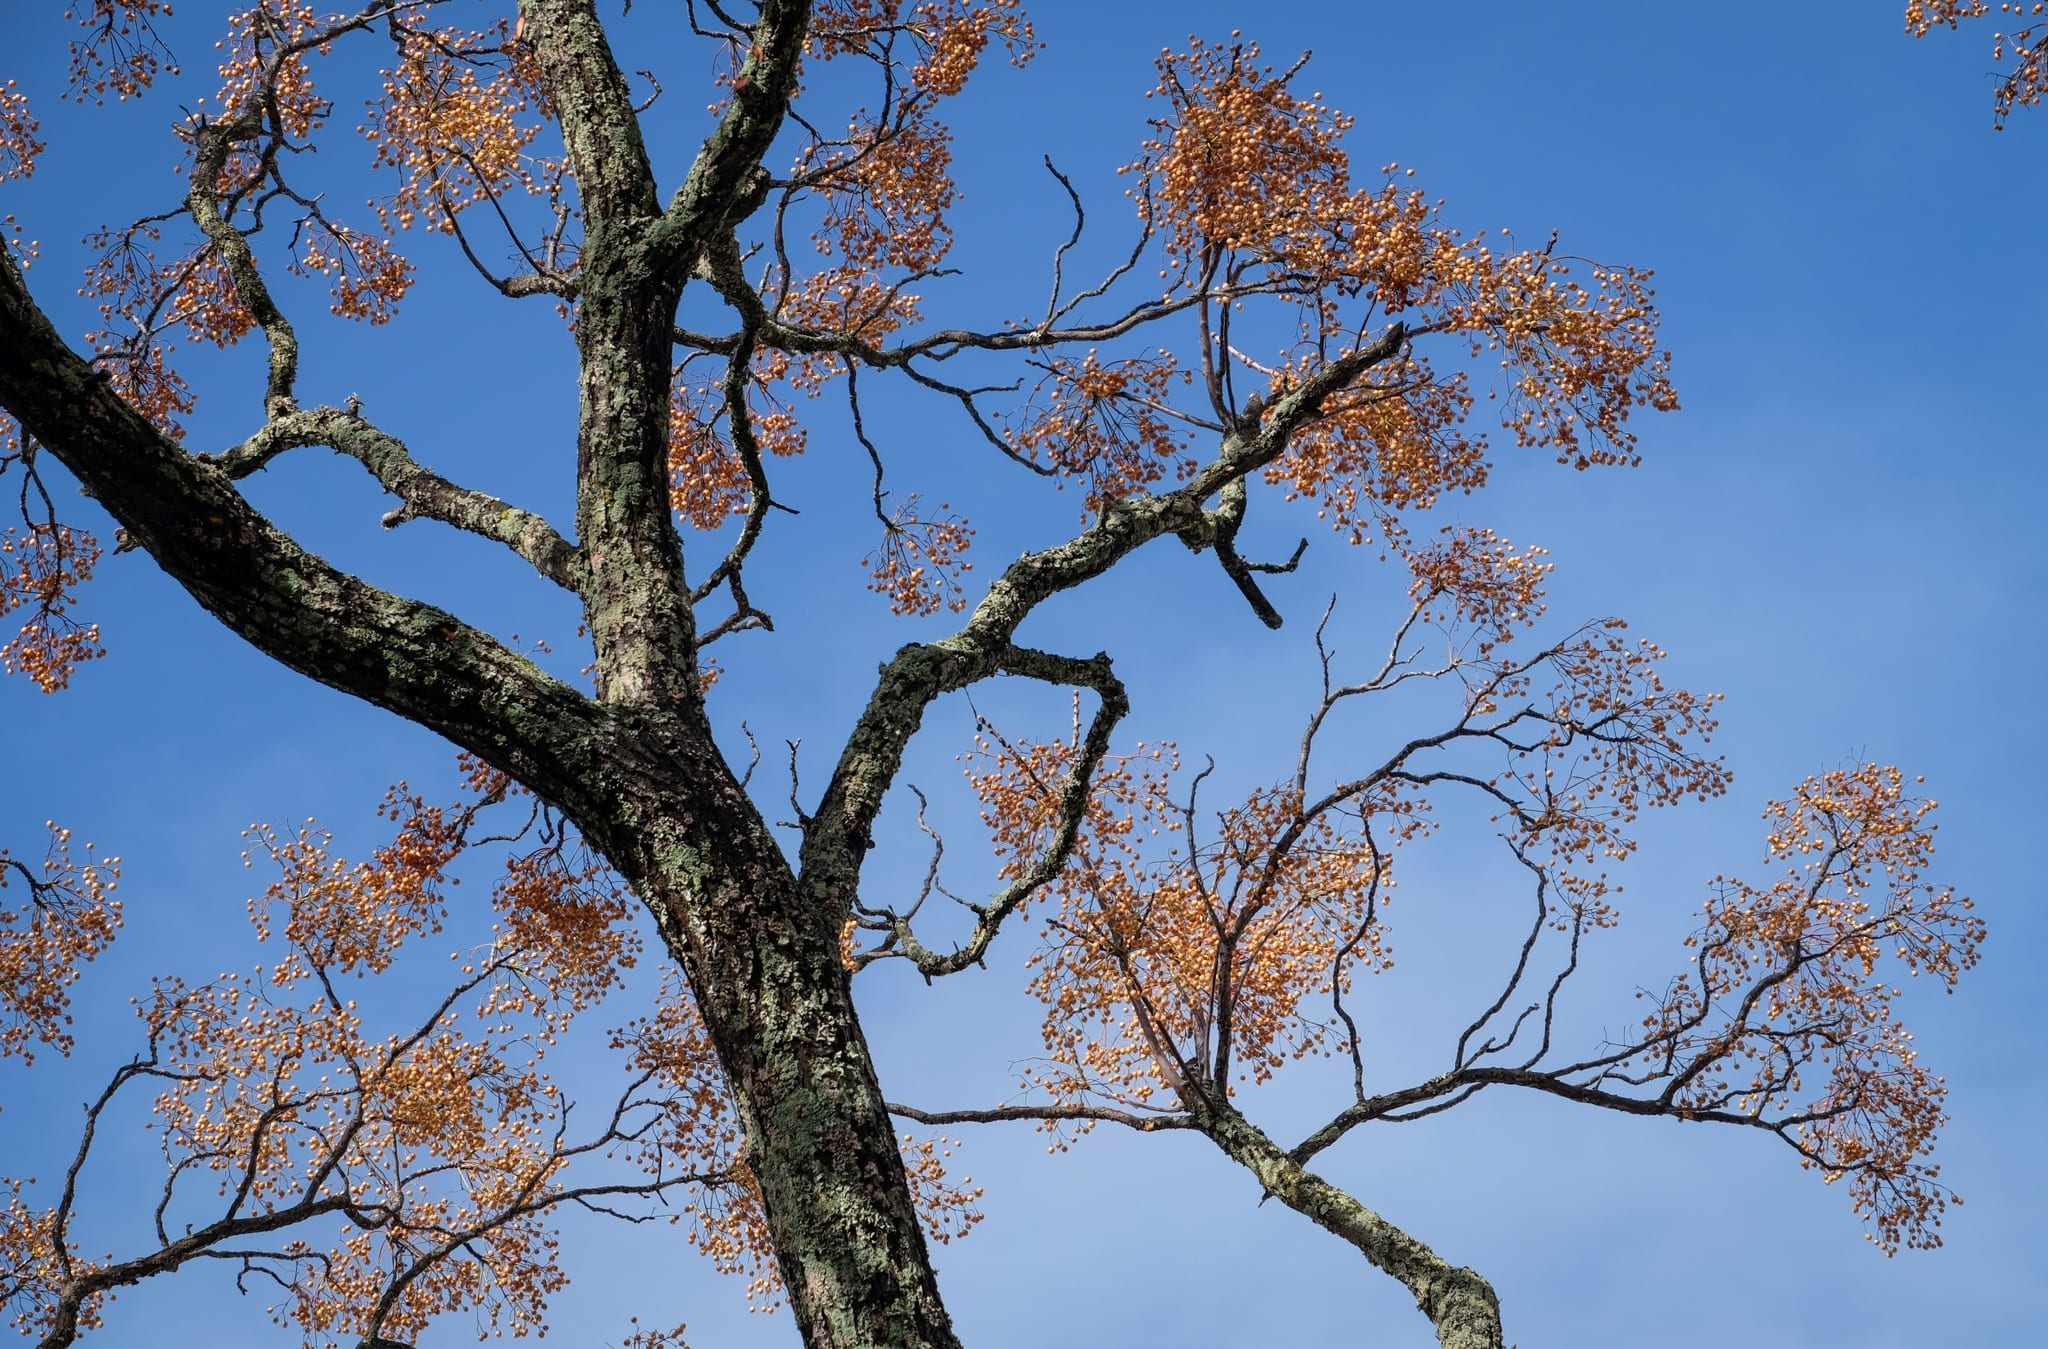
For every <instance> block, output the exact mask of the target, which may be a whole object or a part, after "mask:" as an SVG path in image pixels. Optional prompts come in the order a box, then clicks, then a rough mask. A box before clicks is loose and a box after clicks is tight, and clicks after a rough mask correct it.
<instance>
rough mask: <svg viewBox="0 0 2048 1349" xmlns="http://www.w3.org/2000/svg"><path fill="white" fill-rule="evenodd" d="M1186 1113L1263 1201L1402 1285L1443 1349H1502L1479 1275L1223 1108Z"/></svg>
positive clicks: (1496, 1303) (1203, 1105) (1206, 1105)
mask: <svg viewBox="0 0 2048 1349" xmlns="http://www.w3.org/2000/svg"><path fill="white" fill-rule="evenodd" d="M1205 1095H1207V1096H1211V1097H1213V1095H1214V1093H1213V1092H1209V1093H1205ZM1193 1114H1194V1116H1195V1127H1196V1128H1198V1129H1200V1130H1201V1131H1202V1132H1203V1133H1204V1134H1207V1135H1208V1137H1209V1139H1210V1140H1211V1141H1212V1142H1214V1143H1215V1144H1216V1146H1218V1147H1219V1148H1222V1149H1223V1151H1224V1152H1225V1153H1227V1154H1229V1156H1230V1157H1231V1158H1232V1159H1233V1160H1234V1161H1236V1162H1237V1163H1238V1164H1239V1165H1241V1166H1243V1167H1245V1168H1246V1169H1247V1170H1249V1171H1250V1172H1251V1173H1252V1174H1253V1175H1255V1176H1257V1177H1258V1178H1259V1184H1260V1185H1261V1186H1263V1187H1264V1189H1265V1191H1266V1193H1267V1194H1269V1195H1271V1196H1273V1197H1274V1198H1275V1199H1278V1200H1279V1201H1280V1202H1281V1203H1283V1204H1285V1205H1287V1207H1289V1208H1291V1209H1293V1210H1294V1211H1295V1212H1296V1213H1299V1214H1301V1215H1302V1216H1303V1217H1305V1218H1307V1219H1308V1220H1309V1221H1311V1222H1313V1223H1314V1224H1315V1225H1316V1226H1318V1227H1320V1228H1322V1229H1323V1230H1324V1231H1326V1232H1330V1233H1333V1234H1334V1235H1336V1236H1339V1237H1342V1238H1343V1239H1344V1240H1345V1241H1348V1242H1350V1243H1351V1244H1352V1245H1353V1246H1355V1247H1357V1248H1358V1250H1359V1252H1360V1254H1362V1255H1364V1256H1365V1258H1366V1259H1367V1260H1369V1261H1371V1262H1372V1264H1373V1265H1374V1267H1376V1268H1378V1269H1380V1270H1381V1271H1383V1272H1385V1273H1387V1274H1390V1275H1392V1276H1393V1277H1394V1278H1396V1279H1399V1280H1400V1281H1401V1282H1402V1283H1403V1284H1404V1285H1406V1287H1407V1289H1408V1291H1409V1292H1411V1293H1413V1294H1414V1295H1415V1305H1416V1306H1417V1307H1418V1308H1419V1309H1420V1310H1421V1312H1422V1314H1423V1315H1424V1316H1427V1317H1428V1318H1429V1319H1430V1323H1431V1324H1433V1325H1434V1326H1435V1327H1436V1341H1437V1343H1438V1344H1440V1345H1442V1346H1443V1349H1501V1344H1502V1339H1501V1324H1500V1299H1499V1298H1498V1297H1497V1296H1496V1295H1495V1294H1494V1291H1493V1285H1491V1284H1489V1283H1488V1282H1487V1281H1486V1280H1485V1279H1484V1278H1483V1277H1481V1276H1480V1274H1479V1273H1478V1271H1476V1270H1473V1269H1468V1268H1465V1267H1463V1266H1459V1265H1453V1264H1452V1263H1451V1262H1450V1261H1448V1260H1446V1259H1444V1258H1443V1257H1442V1256H1440V1255H1438V1254H1437V1253H1436V1252H1435V1251H1433V1250H1431V1249H1430V1248H1429V1247H1428V1246H1426V1245H1424V1244H1423V1243H1422V1242H1420V1241H1417V1240H1416V1239H1415V1238H1414V1237H1412V1236H1409V1235H1408V1234H1407V1233H1406V1232H1404V1231H1402V1230H1401V1229H1400V1228H1398V1227H1396V1226H1394V1224H1392V1223H1390V1222H1388V1221H1387V1220H1386V1219H1385V1218H1383V1217H1381V1216H1380V1215H1379V1214H1377V1213H1375V1212H1374V1211H1373V1210H1371V1209H1369V1208H1367V1207H1366V1206H1365V1205H1364V1204H1361V1203H1359V1202H1358V1201H1357V1200H1356V1199H1353V1198H1352V1197H1351V1196H1350V1195H1348V1194H1346V1193H1345V1192H1344V1191H1343V1190H1341V1189H1339V1188H1337V1187H1336V1186H1335V1185H1332V1184H1331V1183H1330V1182H1329V1181H1327V1180H1324V1179H1323V1178H1322V1177H1321V1176H1319V1175H1317V1174H1316V1173H1315V1172H1313V1171H1310V1170H1308V1169H1307V1168H1306V1167H1304V1166H1302V1165H1301V1164H1300V1163H1298V1162H1296V1161H1295V1160H1294V1159H1293V1158H1292V1157H1290V1156H1288V1154H1287V1150H1286V1149H1285V1148H1282V1147H1281V1146H1280V1145H1279V1144H1277V1143H1275V1142H1274V1141H1273V1140H1272V1139H1271V1138H1268V1137H1267V1136H1266V1134H1265V1133H1264V1131H1262V1130H1261V1129H1259V1128H1258V1127H1257V1126H1256V1125H1254V1124H1253V1123H1252V1122H1251V1121H1250V1120H1247V1119H1246V1118H1245V1117H1244V1116H1243V1115H1241V1114H1239V1113H1238V1111H1237V1110H1236V1108H1235V1107H1233V1106H1231V1105H1229V1104H1228V1103H1227V1102H1226V1103H1220V1104H1219V1103H1217V1102H1215V1101H1214V1100H1210V1099H1205V1100H1203V1101H1202V1102H1200V1103H1199V1105H1198V1108H1196V1109H1195V1110H1194V1111H1193Z"/></svg>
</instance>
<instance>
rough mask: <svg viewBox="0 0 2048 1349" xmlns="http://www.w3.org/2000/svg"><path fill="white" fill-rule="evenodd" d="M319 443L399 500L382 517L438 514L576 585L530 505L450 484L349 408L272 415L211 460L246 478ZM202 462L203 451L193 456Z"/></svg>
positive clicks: (561, 545)
mask: <svg viewBox="0 0 2048 1349" xmlns="http://www.w3.org/2000/svg"><path fill="white" fill-rule="evenodd" d="M310 445H326V446H330V447H331V448H333V449H334V450H335V451H337V452H338V453H341V454H345V455H347V456H348V457H349V458H351V459H354V460H356V461H358V462H360V463H361V464H362V465H363V467H364V468H367V469H368V470H369V471H370V474H371V476H372V477H374V478H376V480H377V481H378V482H379V483H380V484H382V485H383V487H384V490H385V491H387V492H389V493H391V494H392V495H393V496H395V497H397V498H399V500H400V502H401V504H400V505H399V507H398V508H397V509H396V510H393V511H391V512H390V513H389V514H387V515H385V517H384V521H383V523H384V527H385V528H386V529H395V528H396V527H398V526H399V525H402V524H404V523H405V522H406V521H408V520H417V519H428V520H439V521H440V522H441V523H443V524H446V525H452V526H454V527H455V528H457V529H460V530H462V531H464V532H465V533H470V534H475V535H478V536H480V537H482V538H486V539H495V540H497V541H498V542H499V543H502V544H504V545H505V546H506V547H507V548H510V549H511V550H512V551H513V552H515V553H517V554H519V556H521V557H523V558H525V559H526V560H527V561H528V562H531V563H532V564H533V567H534V570H536V571H538V572H539V573H540V574H541V575H542V576H545V577H547V578H548V579H549V580H551V581H553V582H554V583H555V584H556V585H559V586H561V587H563V588H564V589H566V590H570V591H577V590H580V589H581V587H582V584H583V580H584V574H585V568H584V562H583V555H582V552H581V550H580V549H578V548H577V547H576V545H574V544H572V543H570V542H569V541H568V540H567V539H565V538H563V537H562V536H561V535H560V534H558V533H556V532H555V528H554V526H552V525H550V524H549V523H548V522H547V521H546V520H545V519H543V518H541V517H540V516H538V515H535V514H533V513H532V512H531V511H523V510H520V509H519V508H518V507H516V506H511V505H507V504H506V503H505V502H503V501H500V500H499V499H498V498H497V497H494V496H492V495H490V494H489V493H488V492H479V491H476V490H474V489H471V488H467V487H458V486H456V485H455V484H454V483H452V482H449V481H448V480H447V479H446V478H443V477H442V476H441V475H440V474H438V473H436V472H434V471H433V470H432V469H430V468H427V467H425V466H424V465H422V464H420V463H419V462H418V461H417V460H415V459H414V458H413V457H412V452H411V451H410V450H408V449H407V448H406V446H405V443H404V442H403V441H401V440H399V439H398V438H397V437H395V436H392V435H389V434H387V433H386V432H384V431H381V430H379V429H378V428H377V427H376V426H374V425H372V424H371V423H370V422H368V421H366V420H364V418H363V416H362V414H361V412H360V411H357V410H355V409H354V408H353V407H350V408H333V407H318V408H312V409H308V410H305V411H298V412H287V413H285V414H284V415H282V416H279V417H275V418H273V419H271V421H270V422H269V423H268V424H267V425H265V426H264V427H263V429H262V430H260V431H258V432H257V433H256V434H255V435H253V436H251V437H249V439H247V440H245V441H243V442H242V443H241V444H240V445H237V446H235V447H234V448H232V449H230V450H227V451H226V452H224V453H222V454H221V455H219V456H218V457H216V458H214V460H213V462H214V463H216V464H218V465H219V467H220V469H221V471H222V472H223V473H225V474H227V476H228V477H230V478H246V477H248V476H249V475H250V474H252V473H254V472H256V471H257V470H259V469H262V468H265V467H267V466H268V465H269V464H270V461H271V460H273V459H275V458H277V457H278V456H279V455H281V454H283V453H285V452H286V451H287V450H294V449H302V448H304V447H306V446H310ZM199 457H200V459H201V460H202V461H204V460H205V459H206V458H207V456H204V455H201V456H199Z"/></svg>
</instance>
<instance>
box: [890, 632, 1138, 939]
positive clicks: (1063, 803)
mask: <svg viewBox="0 0 2048 1349" xmlns="http://www.w3.org/2000/svg"><path fill="white" fill-rule="evenodd" d="M999 670H1000V672H1001V673H1003V674H1011V675H1019V676H1022V677H1023V678H1026V679H1037V680H1042V681H1044V682H1045V683H1048V684H1063V685H1071V686H1073V687H1076V688H1091V689H1094V690H1095V692H1096V694H1097V695H1098V696H1099V697H1100V698H1101V700H1102V702H1101V705H1100V706H1099V707H1097V708H1096V710H1095V716H1094V718H1093V719H1092V720H1091V721H1090V722H1089V723H1088V734H1087V735H1086V737H1084V738H1083V740H1082V741H1081V744H1080V746H1079V747H1078V749H1077V750H1076V752H1075V755H1074V761H1073V763H1072V764H1071V765H1070V766H1069V767H1068V769H1067V773H1066V776H1065V777H1064V778H1063V779H1061V782H1060V787H1059V822H1058V824H1057V825H1055V826H1054V828H1053V835H1052V838H1051V839H1050V840H1049V841H1048V842H1047V843H1046V845H1045V851H1044V852H1042V853H1040V854H1039V856H1038V859H1037V860H1036V861H1034V862H1033V863H1032V864H1031V865H1030V866H1029V867H1028V868H1026V869H1025V870H1024V872H1023V873H1022V874H1021V875H1019V876H1017V877H1016V878H1015V879H1014V880H1012V881H1011V882H1010V883H1009V884H1008V885H1006V886H1004V887H1003V890H1002V893H1000V894H998V895H997V896H996V897H995V898H994V899H992V900H990V901H989V902H988V903H987V904H980V905H973V906H971V907H972V908H973V909H974V930H973V932H971V933H970V934H968V937H967V940H966V941H964V942H962V943H961V944H960V945H959V946H958V947H956V948H955V949H954V950H953V951H951V952H950V953H947V954H944V955H941V954H940V953H938V952H936V951H933V950H931V949H930V948H929V947H927V946H925V945H924V944H923V943H922V942H920V941H919V940H918V939H917V936H916V934H915V933H914V932H912V931H911V927H910V919H911V915H910V914H900V915H899V914H893V913H892V914H886V915H884V916H883V917H882V918H880V919H879V920H877V921H879V922H880V923H882V924H883V925H884V926H885V928H886V931H887V934H888V935H887V936H886V937H885V938H884V939H883V941H882V943H881V945H880V946H878V947H875V948H873V949H872V950H868V951H863V952H861V953H860V954H859V955H857V956H856V957H855V960H856V962H857V963H858V964H860V965H863V966H864V965H868V964H871V963H873V962H874V961H876V960H880V959H884V958H886V957H889V956H901V957H903V958H905V959H908V960H909V961H910V962H911V963H912V964H914V965H916V966H917V968H918V972H919V973H921V974H923V975H924V977H925V978H926V979H927V980H930V979H933V978H936V977H937V976H939V975H944V974H955V973H958V972H959V971H961V970H964V969H966V968H967V967H968V966H969V965H974V964H978V963H979V962H980V961H981V958H982V957H983V956H984V955H986V954H987V952H988V948H989V943H990V942H992V941H994V940H995V937H996V933H997V932H998V931H1000V930H1001V928H1002V925H1003V920H1004V919H1006V918H1008V917H1009V916H1010V915H1011V914H1013V913H1015V912H1016V911H1017V910H1018V908H1020V907H1021V906H1022V905H1023V904H1024V902H1025V901H1026V900H1028V899H1030V898H1031V896H1033V895H1034V894H1036V893H1038V891H1039V890H1041V889H1043V888H1044V887H1045V886H1046V885H1047V884H1049V883H1050V882H1051V881H1052V880H1053V879H1054V878H1056V877H1057V876H1058V875H1059V874H1060V869H1061V868H1062V867H1064V866H1066V864H1067V858H1068V857H1069V856H1070V855H1071V854H1072V853H1073V850H1074V844H1075V842H1076V840H1078V839H1079V838H1080V835H1081V826H1082V824H1083V823H1085V822H1086V820H1087V818H1088V795H1089V790H1090V788H1091V786H1092V785H1093V783H1094V779H1095V770H1096V768H1097V766H1099V765H1100V764H1101V763H1102V758H1103V756H1104V755H1105V754H1107V753H1108V752H1109V739H1110V736H1111V735H1112V734H1113V733H1114V732H1115V730H1116V724H1117V723H1118V722H1119V721H1121V720H1123V718H1124V715H1125V713H1127V712H1129V711H1130V708H1131V703H1130V698H1129V696H1128V695H1127V694H1126V693H1125V692H1124V686H1123V682H1122V681H1121V680H1119V679H1118V678H1117V677H1116V675H1115V673H1114V672H1112V670H1111V669H1110V663H1109V657H1108V655H1106V654H1103V653H1098V654H1097V655H1096V656H1095V657H1094V659H1092V660H1077V659H1075V658H1074V657H1072V656H1058V655H1053V654H1051V653H1049V652H1044V651H1033V650H1030V649H1028V648H1025V647H1012V648H1011V649H1010V650H1009V651H1008V652H1006V653H1005V654H1004V657H1003V659H1002V661H1001V663H1000V665H999Z"/></svg>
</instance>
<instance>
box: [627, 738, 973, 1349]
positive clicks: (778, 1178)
mask: <svg viewBox="0 0 2048 1349" xmlns="http://www.w3.org/2000/svg"><path fill="white" fill-rule="evenodd" d="M714 771H715V772H716V773H717V775H718V776H719V777H721V778H722V779H723V783H722V784H721V785H722V786H725V788H726V790H723V791H720V792H718V793H717V794H718V796H719V797H720V798H721V799H720V800H719V803H718V805H717V807H715V808H714V809H713V810H710V811H705V810H703V809H702V808H701V806H699V807H697V808H695V809H691V810H683V809H679V808H677V806H678V804H679V802H680V800H681V798H680V797H675V798H670V799H669V800H668V801H667V802H664V801H663V800H662V799H660V798H659V797H655V798H652V799H649V800H647V801H645V802H644V804H642V803H636V804H635V805H634V806H633V807H631V808H630V809H629V811H628V812H627V814H628V815H629V816H630V817H631V818H630V819H629V822H628V826H627V828H626V829H625V830H623V831H618V832H615V833H614V835H613V842H612V844H611V846H612V848H613V849H614V850H615V851H614V852H613V858H614V861H616V862H618V863H620V864H621V867H622V869H623V870H626V871H628V873H629V874H630V875H632V877H633V879H634V881H635V884H636V885H637V886H638V887H639V890H640V894H641V896H642V897H643V899H644V900H645V901H646V903H647V905H648V907H649V909H650V910H652V912H653V913H654V915H655V918H656V922H657V924H658V926H659V929H660V931H661V934H662V938H663V940H664V941H665V943H666V944H667V946H668V948H669V950H670V952H671V953H672V954H673V955H674V957H675V958H676V959H677V960H678V961H679V962H680V963H681V965H682V966H683V968H684V970H685V971H686V972H687V973H688V975H689V979H690V985H691V988H692V989H693V990H694V991H695V993H696V998H697V1005H698V1008H699V1011H700V1013H701V1014H702V1016H703V1019H704V1022H705V1025H706V1027H707V1028H708V1030H709V1031H710V1033H711V1037H712V1040H713V1042H714V1044H715V1046H716V1048H717V1051H718V1056H719V1059H720V1062H721V1064H722V1065H723V1067H724V1069H725V1073H726V1077H727V1079H728V1081H729V1082H730V1083H731V1085H732V1090H733V1094H734V1096H735V1098H736V1099H737V1101H738V1103H739V1110H740V1114H741V1118H742V1121H743V1123H744V1124H745V1127H746V1130H747V1154H746V1160H747V1163H748V1165H749V1166H750V1167H751V1168H752V1169H753V1172H754V1174H755V1176H756V1178H757V1179H758V1181H759V1182H760V1186H761V1194H762V1198H763V1200H764V1203H765V1207H766V1209H767V1214H768V1223H769V1227H770V1230H771V1232H772V1234H773V1236H774V1241H775V1249H776V1256H777V1259H778V1261H779V1263H780V1267H781V1271H782V1277H783V1281H784V1283H785V1285H786V1286H787V1289H788V1294H789V1301H790V1306H791V1309H792V1310H793V1311H794V1313H795V1316H796V1320H797V1324H798V1326H799V1328H800V1329H801V1331H802V1333H803V1337H804V1343H805V1344H806V1345H808V1346H810V1347H811V1349H856V1347H858V1349H926V1347H927V1346H929V1347H930V1349H955V1346H957V1345H958V1344H959V1341H958V1340H957V1339H956V1338H955V1336H954V1334H953V1330H952V1325H951V1322H950V1320H949V1318H948V1317H947V1315H946V1311H945V1307H944V1305H943V1304H942V1303H941V1301H940V1298H939V1292H938V1285H937V1282H936V1280H935V1278H934V1276H933V1273H932V1267H931V1261H930V1257H929V1253H928V1251H927V1248H926V1243H925V1238H924V1232H923V1228H922V1226H921V1224H920V1222H919V1220H918V1216H917V1213H916V1210H915V1208H914V1207H913V1206H912V1204H911V1198H910V1190H909V1186H908V1183H907V1182H906V1180H905V1178H904V1173H903V1164H902V1159H901V1155H900V1153H899V1152H898V1150H897V1146H896V1135H895V1126H894V1124H893V1122H892V1121H891V1119H890V1116H889V1112H888V1109H887V1107H886V1106H885V1105H884V1103H883V1096H882V1092H881V1085H880V1083H879V1081H878V1080H877V1079H876V1076H875V1068H874V1061H873V1059H872V1058H871V1057H870V1056H869V1053H868V1047H867V1042H866V1039H865V1038H864V1036H863V1035H862V1033H861V1027H860V1022H859V1019H858V1017H857V1016H856V1015H855V1013H854V1007H853V990H852V982H851V974H850V972H849V971H848V970H847V969H846V968H845V966H844V964H843V963H842V961H841V959H840V954H839V926H840V923H841V921H842V920H843V916H844V913H845V908H846V906H845V904H844V902H843V901H842V902H840V903H837V904H828V903H822V902H819V901H817V900H815V899H811V898H809V897H808V895H807V894H806V893H804V892H801V891H800V889H799V887H798V885H797V883H796V878H795V876H794V875H793V874H792V873H791V871H790V869H789V866H788V864H787V862H786V861H785V860H784V858H783V855H782V853H781V851H780V849H779V848H777V847H776V845H775V843H774V840H773V839H772V838H771V837H770V835H769V833H768V827H767V824H766V822H765V821H764V820H763V819H762V817H761V815H760V813H759V811H758V810H757V809H755V807H754V806H753V804H752V802H750V801H749V800H748V799H747V798H746V797H745V796H744V795H743V794H742V793H741V792H740V791H739V788H738V784H737V783H735V782H733V781H732V780H731V777H730V775H729V774H726V773H724V772H723V765H719V767H718V769H717V770H714ZM705 795H706V792H705V784H704V783H703V782H702V780H701V779H700V780H699V781H698V782H697V783H696V784H695V785H694V790H693V792H692V793H691V796H692V798H693V799H694V801H696V802H701V801H702V800H703V798H704V796H705ZM806 904H808V905H810V907H809V908H806V907H805V905H806Z"/></svg>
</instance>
